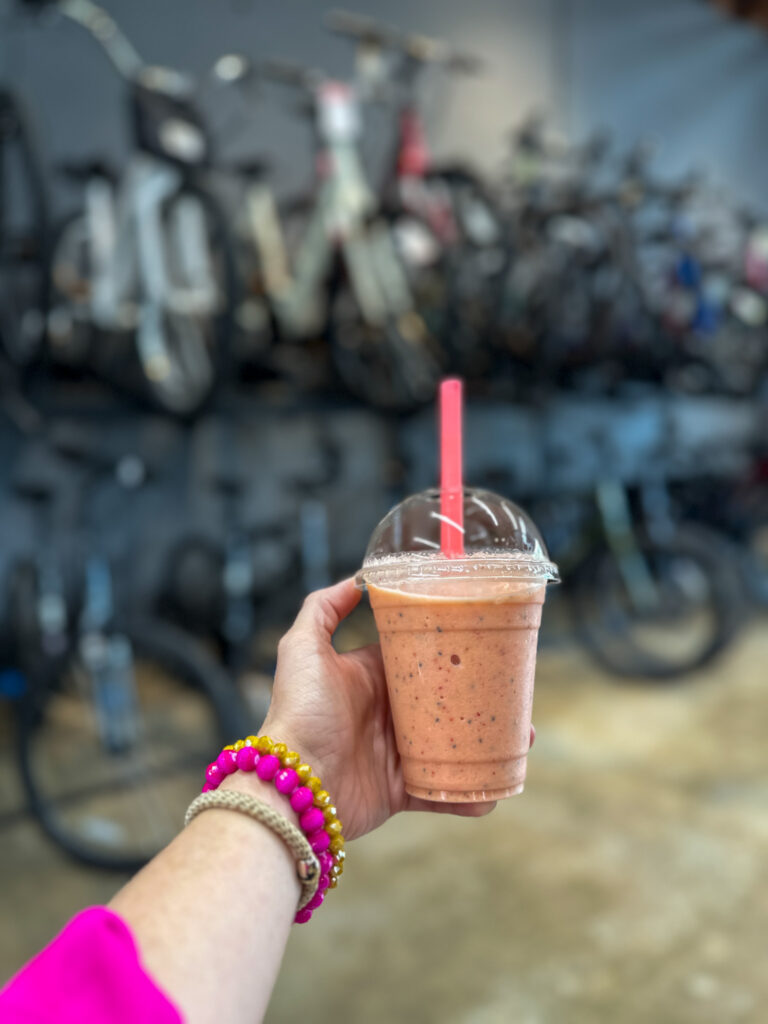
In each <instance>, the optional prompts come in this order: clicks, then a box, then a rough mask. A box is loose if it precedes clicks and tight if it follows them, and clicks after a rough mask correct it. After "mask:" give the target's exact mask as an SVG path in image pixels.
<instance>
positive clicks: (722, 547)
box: [570, 526, 745, 684]
mask: <svg viewBox="0 0 768 1024" xmlns="http://www.w3.org/2000/svg"><path fill="white" fill-rule="evenodd" d="M640 548H641V551H642V553H643V555H644V557H645V560H646V562H649V561H653V560H655V559H658V564H659V565H662V566H663V565H667V566H669V565H672V564H673V563H674V561H675V560H677V561H678V562H679V560H680V559H687V560H688V562H689V563H690V564H695V566H696V568H697V571H698V572H699V573H700V574H701V575H702V577H703V578H704V579H705V580H706V587H707V592H708V595H709V599H708V603H709V607H710V609H711V612H712V628H711V629H709V630H708V632H707V635H706V639H705V640H704V641H703V642H702V643H701V644H700V645H699V646H698V649H696V650H695V652H694V653H692V654H691V655H690V656H688V657H687V658H685V659H683V660H681V661H679V662H675V661H673V660H671V659H669V658H667V659H666V660H665V658H664V657H660V656H658V654H656V653H654V652H651V651H649V650H647V649H643V647H642V645H641V644H639V643H638V642H637V640H636V638H635V637H634V636H633V635H631V634H630V632H629V626H628V624H627V622H626V621H625V622H624V623H623V625H622V619H621V614H620V613H619V610H618V609H617V607H616V605H615V604H613V605H612V604H611V602H612V599H613V598H614V597H615V595H616V590H615V589H612V587H613V586H614V585H615V584H616V583H617V582H618V581H619V579H620V573H619V570H618V566H617V562H616V558H615V556H614V554H613V552H612V551H611V550H610V548H608V547H607V546H601V547H599V548H597V549H594V550H592V551H591V553H590V554H588V555H587V557H586V558H585V559H584V560H583V561H582V562H581V563H580V564H579V566H577V567H576V568H575V569H574V570H573V572H572V574H571V579H570V583H571V587H572V593H571V598H572V600H571V607H572V613H573V617H574V620H575V624H576V628H577V633H578V636H579V637H580V639H581V640H582V642H583V643H584V645H585V647H586V648H587V650H588V651H589V653H590V654H591V655H592V657H593V658H594V659H595V661H597V663H598V664H599V665H600V666H601V667H603V668H605V669H607V670H608V671H609V672H610V673H612V674H613V675H614V676H616V677H617V678H619V679H623V680H631V679H633V678H634V679H639V680H643V681H651V682H656V683H659V684H663V683H669V682H672V681H675V680H679V679H680V678H681V677H682V676H684V675H687V674H688V673H692V672H694V671H696V670H697V669H701V668H703V667H705V666H706V665H708V664H709V663H710V662H712V661H713V660H714V659H715V658H716V657H717V656H718V655H719V654H721V652H722V651H723V650H724V649H725V648H726V647H727V646H728V644H729V643H730V642H731V641H732V640H733V638H734V636H735V635H736V633H737V631H738V628H739V626H740V624H741V622H742V621H743V618H744V616H743V614H742V612H743V611H744V608H745V599H744V593H743V588H742V586H741V582H740V579H739V576H738V573H737V572H736V571H735V570H734V568H733V567H732V565H731V564H730V559H731V554H730V551H729V549H728V546H727V543H726V542H725V540H724V539H723V538H721V537H720V536H719V535H718V534H717V533H716V532H714V531H710V530H705V529H701V528H699V527H691V526H685V527H684V528H680V529H678V530H676V531H675V533H674V534H673V535H672V536H670V537H669V538H668V539H664V540H663V541H651V540H649V539H648V538H645V539H643V540H641V543H640ZM670 623H671V620H670Z"/></svg>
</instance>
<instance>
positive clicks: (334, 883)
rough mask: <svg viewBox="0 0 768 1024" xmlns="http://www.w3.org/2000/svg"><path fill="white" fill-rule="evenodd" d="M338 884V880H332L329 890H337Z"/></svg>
mask: <svg viewBox="0 0 768 1024" xmlns="http://www.w3.org/2000/svg"><path fill="white" fill-rule="evenodd" d="M338 884H339V880H338V878H332V879H331V880H330V882H329V883H328V888H329V889H335V888H336V887H337V886H338Z"/></svg>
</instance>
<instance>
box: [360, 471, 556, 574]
mask: <svg viewBox="0 0 768 1024" xmlns="http://www.w3.org/2000/svg"><path fill="white" fill-rule="evenodd" d="M440 524H441V511H440V491H439V490H438V489H436V488H434V489H432V490H428V491H421V492H420V493H419V494H412V495H411V496H410V497H409V498H406V499H405V500H404V501H401V502H400V504H399V505H396V506H395V507H394V508H393V509H392V510H391V511H390V512H388V513H387V515H386V516H384V518H383V519H382V520H381V522H380V523H379V525H378V526H377V527H376V529H375V530H374V531H373V535H372V537H371V540H370V543H369V544H368V550H367V551H366V553H365V559H364V561H363V567H362V569H361V570H360V571H359V572H358V574H357V578H356V579H357V584H358V586H363V585H365V584H366V583H372V584H374V586H380V587H388V586H389V587H397V586H399V585H400V584H403V583H406V582H418V581H421V580H423V581H427V580H430V579H445V578H446V577H451V578H453V579H461V578H465V579H478V580H480V579H483V580H485V579H488V580H505V581H506V580H527V581H538V582H541V583H547V582H557V581H558V580H559V579H560V576H559V574H558V570H557V566H556V565H555V564H554V562H551V561H550V559H549V555H548V554H547V549H546V547H545V546H544V541H543V540H542V537H541V534H540V533H539V530H538V528H537V527H536V525H535V523H534V522H533V520H532V519H531V518H530V516H529V515H528V514H527V513H526V512H524V511H523V510H522V509H521V508H520V506H519V505H515V504H514V502H512V501H508V500H507V499H506V498H502V497H501V496H500V495H498V494H493V493H492V492H491V491H481V490H476V489H474V488H465V489H464V555H462V556H461V557H458V558H449V557H447V556H446V555H444V554H443V553H442V552H441V550H440Z"/></svg>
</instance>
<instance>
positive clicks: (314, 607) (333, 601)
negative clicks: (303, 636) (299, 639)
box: [293, 577, 361, 640]
mask: <svg viewBox="0 0 768 1024" xmlns="http://www.w3.org/2000/svg"><path fill="white" fill-rule="evenodd" d="M360 597H361V591H360V590H358V588H357V587H356V586H355V581H354V579H353V578H351V577H350V579H347V580H342V581H341V583H337V584H335V586H333V587H326V588H325V589H324V590H316V591H314V593H312V594H310V595H309V596H308V597H307V598H306V599H305V601H304V604H303V605H302V606H301V611H300V612H299V614H298V615H297V616H296V621H295V622H294V624H293V629H295V630H297V631H300V632H306V633H311V634H313V635H314V636H315V637H316V638H317V639H319V640H330V639H331V637H332V636H333V634H334V633H335V632H336V629H337V627H338V625H339V623H340V622H341V620H342V619H344V618H346V616H347V615H349V613H350V612H351V611H352V609H353V608H354V607H355V606H356V605H357V604H358V603H359V601H360Z"/></svg>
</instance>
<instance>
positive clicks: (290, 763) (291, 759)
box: [281, 750, 301, 768]
mask: <svg viewBox="0 0 768 1024" xmlns="http://www.w3.org/2000/svg"><path fill="white" fill-rule="evenodd" d="M281 760H282V762H283V768H296V767H297V765H300V764H301V758H300V757H299V755H298V754H297V753H296V751H295V750H289V751H288V753H287V754H286V755H285V756H284V757H283V758H281Z"/></svg>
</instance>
